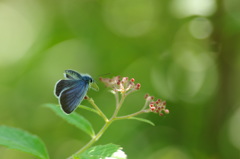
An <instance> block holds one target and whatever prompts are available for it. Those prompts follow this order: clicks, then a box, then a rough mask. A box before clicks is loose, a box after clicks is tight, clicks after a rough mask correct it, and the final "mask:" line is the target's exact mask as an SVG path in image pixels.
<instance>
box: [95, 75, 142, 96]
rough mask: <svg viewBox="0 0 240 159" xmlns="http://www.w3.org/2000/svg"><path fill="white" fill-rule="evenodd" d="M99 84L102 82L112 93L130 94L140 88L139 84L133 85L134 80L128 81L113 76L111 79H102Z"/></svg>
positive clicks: (126, 78) (127, 79)
mask: <svg viewBox="0 0 240 159" xmlns="http://www.w3.org/2000/svg"><path fill="white" fill-rule="evenodd" d="M99 80H100V81H101V82H103V83H104V84H105V85H106V86H107V87H110V88H111V89H112V90H111V92H112V93H114V94H115V93H117V92H120V93H122V94H123V93H128V94H129V93H131V92H133V91H136V90H139V89H140V87H141V84H140V83H137V84H135V83H134V82H135V79H134V78H131V79H130V80H129V78H128V77H122V78H121V77H120V76H115V77H113V78H102V77H100V79H99Z"/></svg>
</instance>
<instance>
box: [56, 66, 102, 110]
mask: <svg viewBox="0 0 240 159" xmlns="http://www.w3.org/2000/svg"><path fill="white" fill-rule="evenodd" d="M65 78H66V79H65V80H59V81H58V82H57V83H56V85H55V91H54V93H55V95H56V97H57V98H58V99H59V104H60V105H61V108H62V110H63V111H64V112H65V113H67V114H70V113H71V112H73V111H74V110H75V109H76V108H77V106H78V105H79V104H80V103H81V102H82V100H83V98H84V97H85V96H86V94H87V91H88V88H89V86H90V85H92V84H93V86H94V87H90V88H93V89H95V90H98V87H97V85H96V84H95V82H94V80H93V78H92V77H91V76H90V75H81V74H79V73H78V72H76V71H73V70H66V71H65Z"/></svg>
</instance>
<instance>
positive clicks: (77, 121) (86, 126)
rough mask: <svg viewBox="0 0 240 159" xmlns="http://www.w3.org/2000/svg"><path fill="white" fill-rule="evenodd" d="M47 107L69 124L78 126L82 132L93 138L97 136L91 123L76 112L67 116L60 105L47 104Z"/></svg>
mask: <svg viewBox="0 0 240 159" xmlns="http://www.w3.org/2000/svg"><path fill="white" fill-rule="evenodd" d="M46 106H47V107H48V108H50V109H52V110H53V111H54V112H55V113H56V114H57V115H58V116H60V117H61V118H63V119H64V120H66V121H67V122H68V123H70V124H72V125H74V126H76V127H77V128H79V129H81V130H82V131H84V132H86V133H87V134H88V135H90V136H91V137H93V136H95V132H94V130H93V127H92V125H91V123H90V122H89V121H88V120H87V119H85V118H84V117H83V116H81V115H79V114H77V113H76V112H72V113H71V114H69V115H68V114H65V113H64V112H63V111H62V110H61V109H60V107H59V106H58V105H55V104H46Z"/></svg>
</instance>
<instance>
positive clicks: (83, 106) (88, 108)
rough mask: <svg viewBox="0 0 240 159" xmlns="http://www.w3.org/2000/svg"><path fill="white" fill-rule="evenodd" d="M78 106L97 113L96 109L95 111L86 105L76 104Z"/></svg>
mask: <svg viewBox="0 0 240 159" xmlns="http://www.w3.org/2000/svg"><path fill="white" fill-rule="evenodd" d="M78 108H82V109H85V110H88V111H91V112H94V113H96V114H98V115H99V113H98V111H96V110H95V109H93V108H90V107H87V106H85V105H80V106H78Z"/></svg>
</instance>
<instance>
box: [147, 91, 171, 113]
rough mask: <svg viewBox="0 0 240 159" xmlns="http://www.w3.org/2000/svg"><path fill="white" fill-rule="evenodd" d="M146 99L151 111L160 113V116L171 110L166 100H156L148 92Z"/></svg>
mask: <svg viewBox="0 0 240 159" xmlns="http://www.w3.org/2000/svg"><path fill="white" fill-rule="evenodd" d="M145 99H146V101H147V104H148V106H149V109H150V111H151V112H154V113H158V114H159V115H160V116H163V115H164V113H165V114H169V110H168V109H166V104H167V103H166V101H162V100H161V99H157V100H156V101H154V97H153V96H149V95H148V94H146V95H145Z"/></svg>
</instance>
